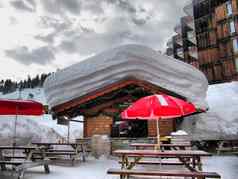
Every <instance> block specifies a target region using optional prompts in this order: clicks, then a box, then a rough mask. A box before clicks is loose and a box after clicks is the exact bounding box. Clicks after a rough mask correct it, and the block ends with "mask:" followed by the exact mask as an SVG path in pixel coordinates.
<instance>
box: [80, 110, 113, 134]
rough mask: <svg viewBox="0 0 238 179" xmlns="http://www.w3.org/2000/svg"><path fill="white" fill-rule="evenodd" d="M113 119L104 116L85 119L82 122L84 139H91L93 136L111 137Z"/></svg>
mask: <svg viewBox="0 0 238 179" xmlns="http://www.w3.org/2000/svg"><path fill="white" fill-rule="evenodd" d="M112 124H113V119H112V117H109V116H105V115H101V114H100V115H98V116H96V117H86V118H85V122H84V137H92V136H93V135H108V136H111V129H112Z"/></svg>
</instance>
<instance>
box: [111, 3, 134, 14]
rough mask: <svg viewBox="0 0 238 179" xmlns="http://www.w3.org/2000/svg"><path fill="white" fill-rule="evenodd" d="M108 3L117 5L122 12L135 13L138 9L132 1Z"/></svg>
mask: <svg viewBox="0 0 238 179" xmlns="http://www.w3.org/2000/svg"><path fill="white" fill-rule="evenodd" d="M107 2H108V3H112V4H115V5H116V6H118V7H119V8H121V9H122V10H125V11H128V12H130V13H135V12H136V9H135V7H134V6H133V4H132V3H131V2H130V1H125V0H107Z"/></svg>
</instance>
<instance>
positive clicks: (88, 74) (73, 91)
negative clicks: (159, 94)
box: [44, 45, 208, 108]
mask: <svg viewBox="0 0 238 179" xmlns="http://www.w3.org/2000/svg"><path fill="white" fill-rule="evenodd" d="M126 77H134V78H137V79H139V80H144V81H147V82H150V83H152V84H155V85H157V86H160V87H162V88H164V89H167V90H170V91H173V92H174V93H176V94H178V95H181V96H184V97H186V98H187V99H188V100H189V101H191V102H193V103H195V104H196V105H197V107H200V108H206V102H205V98H206V91H207V88H208V83H207V79H206V78H205V76H204V75H203V74H202V73H201V72H200V71H199V70H197V69H196V68H194V67H193V66H191V65H189V64H186V63H183V62H181V61H178V60H176V59H174V58H171V57H168V56H165V55H162V54H160V53H158V52H156V51H154V50H152V49H150V48H148V47H145V46H141V45H124V46H119V47H117V48H114V49H111V50H108V51H106V52H103V53H101V54H99V55H96V56H93V57H91V58H89V59H86V60H84V61H81V62H79V63H78V64H74V65H72V66H70V67H68V68H65V69H63V70H60V71H57V72H56V73H54V74H52V75H51V76H49V77H48V78H47V79H46V81H45V83H44V90H45V94H46V99H47V102H48V103H49V106H50V107H54V106H57V105H60V104H63V103H65V102H68V101H70V100H72V99H75V98H78V97H81V96H83V95H86V94H87V93H90V92H93V91H95V90H97V89H100V88H103V87H105V86H107V85H110V84H113V83H115V82H118V81H119V80H122V79H124V78H126Z"/></svg>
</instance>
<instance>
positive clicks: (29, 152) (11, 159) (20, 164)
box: [0, 146, 50, 179]
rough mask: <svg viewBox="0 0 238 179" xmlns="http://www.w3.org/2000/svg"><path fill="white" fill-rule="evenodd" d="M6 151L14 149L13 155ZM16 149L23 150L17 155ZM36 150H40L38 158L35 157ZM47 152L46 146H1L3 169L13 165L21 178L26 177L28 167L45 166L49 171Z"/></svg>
mask: <svg viewBox="0 0 238 179" xmlns="http://www.w3.org/2000/svg"><path fill="white" fill-rule="evenodd" d="M4 151H13V153H12V155H9V154H8V155H5V154H4ZM15 151H22V153H21V156H16V155H15ZM34 152H38V158H35V157H33V153H34ZM45 152H46V148H44V147H37V146H0V165H1V170H6V165H11V166H13V169H14V170H15V171H16V172H17V174H18V178H19V179H20V178H23V177H24V173H25V171H26V170H27V169H29V168H33V167H36V166H41V165H42V166H44V169H45V172H46V173H49V172H50V170H49V165H48V164H49V160H48V158H47V157H46V155H45ZM15 159H17V160H15ZM20 159H21V160H20Z"/></svg>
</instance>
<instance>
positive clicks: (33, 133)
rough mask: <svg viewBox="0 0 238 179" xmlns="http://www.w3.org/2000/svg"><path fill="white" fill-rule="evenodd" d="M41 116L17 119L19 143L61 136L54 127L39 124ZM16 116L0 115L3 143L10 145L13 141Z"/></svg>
mask: <svg viewBox="0 0 238 179" xmlns="http://www.w3.org/2000/svg"><path fill="white" fill-rule="evenodd" d="M38 120H40V119H39V117H29V116H27V117H26V116H21V117H20V116H19V117H18V119H17V133H16V134H17V135H16V137H17V144H27V143H29V142H31V141H46V142H50V141H57V140H58V139H60V138H61V136H60V135H59V134H58V133H56V132H55V131H54V130H53V129H51V128H48V127H46V126H42V125H39V124H38V123H37V121H38ZM14 123H15V117H14V116H1V117H0V140H1V145H9V144H12V142H13V136H14Z"/></svg>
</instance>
